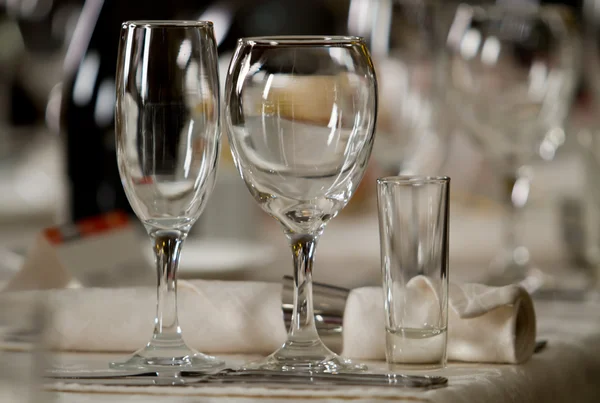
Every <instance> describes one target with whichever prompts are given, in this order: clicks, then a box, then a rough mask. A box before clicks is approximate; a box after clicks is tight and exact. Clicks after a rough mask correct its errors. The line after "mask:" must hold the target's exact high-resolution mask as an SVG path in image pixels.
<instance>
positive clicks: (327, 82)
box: [225, 36, 377, 373]
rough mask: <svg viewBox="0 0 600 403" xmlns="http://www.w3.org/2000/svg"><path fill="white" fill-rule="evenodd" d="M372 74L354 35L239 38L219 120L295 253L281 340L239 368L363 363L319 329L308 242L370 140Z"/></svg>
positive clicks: (336, 367) (360, 169) (362, 162)
mask: <svg viewBox="0 0 600 403" xmlns="http://www.w3.org/2000/svg"><path fill="white" fill-rule="evenodd" d="M376 116H377V83H376V78H375V72H374V70H373V65H372V62H371V58H370V55H369V52H368V50H367V47H366V45H365V43H364V41H363V39H361V38H358V37H335V36H331V37H330V36H324V37H316V36H295V37H293V36H292V37H260V38H245V39H240V40H239V41H238V44H237V48H236V51H235V54H234V56H233V59H232V61H231V64H230V66H229V72H228V74H227V82H226V89H225V125H226V126H227V131H228V135H229V142H230V146H231V151H232V154H233V157H234V161H235V164H236V167H237V169H238V171H239V173H240V175H241V176H242V178H243V179H244V181H245V182H246V185H247V187H248V189H249V190H250V193H251V194H252V196H254V198H255V200H256V201H257V202H258V204H259V205H260V206H261V207H262V208H263V209H264V210H265V211H266V212H267V213H268V214H270V215H271V216H272V217H273V218H275V219H276V220H277V221H278V222H279V223H280V224H281V225H282V227H283V231H284V233H285V235H286V237H287V238H288V241H289V244H290V246H291V249H292V255H293V260H294V308H293V314H292V323H291V325H290V330H289V335H288V339H287V341H286V342H285V344H284V345H283V346H282V347H281V348H280V349H278V350H277V351H276V352H274V353H273V354H271V355H270V356H269V357H267V358H266V359H265V360H263V361H259V362H257V363H252V364H248V365H247V367H246V368H260V369H266V370H274V371H296V372H305V373H306V372H329V373H336V372H340V371H350V370H362V369H364V368H365V367H364V366H361V365H356V364H353V363H352V362H351V361H349V360H346V359H343V358H341V357H339V356H337V355H336V354H335V353H333V352H331V351H330V350H329V349H328V348H327V347H325V345H324V344H323V342H322V341H321V339H320V338H319V335H318V334H317V330H316V328H315V322H314V311H313V300H312V270H313V264H314V256H315V248H316V246H317V241H318V239H319V236H320V235H321V234H322V232H323V230H324V228H325V225H326V224H327V223H328V222H329V221H330V220H331V219H332V218H334V217H335V216H336V215H337V214H338V213H339V212H340V211H341V210H342V208H343V207H344V206H345V205H346V204H347V203H348V201H349V200H350V198H351V197H352V195H353V194H354V192H355V191H356V188H357V186H358V184H359V182H360V181H361V179H362V177H363V174H364V173H365V170H366V167H367V162H368V159H369V156H370V154H371V149H372V146H373V141H374V130H375V120H376Z"/></svg>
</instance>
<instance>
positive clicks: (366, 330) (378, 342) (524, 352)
mask: <svg viewBox="0 0 600 403" xmlns="http://www.w3.org/2000/svg"><path fill="white" fill-rule="evenodd" d="M406 287H407V289H413V291H414V290H419V292H418V294H417V293H413V295H418V296H419V298H421V299H422V300H419V299H411V304H410V306H407V307H405V308H404V309H407V310H409V314H412V315H415V316H421V317H422V316H423V315H427V309H428V308H427V307H433V304H432V302H434V301H435V300H436V299H437V296H436V295H435V292H434V289H433V288H432V287H431V285H430V284H429V282H428V280H427V279H426V278H425V277H423V276H418V277H415V278H413V279H411V280H410V281H409V282H408V284H407V286H406ZM427 291H429V292H427ZM417 301H419V302H417ZM432 309H433V308H432ZM435 309H437V308H435ZM436 312H437V311H436ZM535 337H536V318H535V310H534V308H533V301H532V299H531V296H530V295H529V294H528V293H527V291H525V289H523V288H522V287H520V286H517V285H508V286H505V287H488V286H485V285H481V284H462V285H460V284H456V283H452V282H450V285H449V309H448V346H447V357H448V360H449V361H468V362H489V363H510V364H518V363H522V362H524V361H526V360H527V359H529V358H530V357H531V355H532V354H533V351H534V348H535ZM343 338H344V350H343V354H344V355H345V356H348V357H353V358H359V359H373V360H378V359H385V338H386V337H385V317H384V308H383V295H382V289H381V287H363V288H357V289H355V290H353V291H352V292H351V293H350V295H349V296H348V301H347V303H346V309H345V313H344V331H343ZM415 354H417V352H415Z"/></svg>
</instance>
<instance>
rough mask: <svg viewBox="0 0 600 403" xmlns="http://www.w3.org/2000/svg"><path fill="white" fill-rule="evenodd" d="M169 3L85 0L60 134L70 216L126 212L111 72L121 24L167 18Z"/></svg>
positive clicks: (69, 61) (68, 65)
mask: <svg viewBox="0 0 600 403" xmlns="http://www.w3.org/2000/svg"><path fill="white" fill-rule="evenodd" d="M175 8H176V7H174V4H173V2H171V1H169V2H166V1H146V0H127V1H120V0H87V1H86V2H85V4H84V6H83V9H82V12H81V15H80V17H79V21H78V23H77V27H76V29H75V32H74V34H73V39H72V41H71V44H70V46H69V49H68V52H67V55H66V58H65V75H64V79H63V89H62V101H61V102H62V105H61V133H62V135H63V136H64V145H65V151H66V152H65V158H66V166H67V172H66V174H67V178H68V185H69V188H70V193H69V201H70V206H69V212H70V216H69V218H70V219H71V220H73V221H76V220H79V219H82V218H85V217H89V216H95V215H98V214H103V213H106V212H108V211H111V210H115V209H120V210H125V211H127V212H131V208H130V206H129V203H128V201H127V199H126V197H125V193H124V191H123V187H122V185H121V180H120V178H119V172H118V168H117V161H116V151H115V134H114V105H115V72H116V65H117V50H118V44H119V33H120V29H121V23H122V22H124V21H127V20H134V19H135V20H152V19H154V20H157V19H161V20H164V19H170V18H172V15H173V13H174V11H175Z"/></svg>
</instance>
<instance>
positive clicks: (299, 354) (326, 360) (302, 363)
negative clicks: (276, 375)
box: [240, 340, 367, 374]
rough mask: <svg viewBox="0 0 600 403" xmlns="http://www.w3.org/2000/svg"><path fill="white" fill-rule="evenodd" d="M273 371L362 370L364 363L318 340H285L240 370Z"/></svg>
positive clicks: (333, 372)
mask: <svg viewBox="0 0 600 403" xmlns="http://www.w3.org/2000/svg"><path fill="white" fill-rule="evenodd" d="M244 370H247V371H256V370H261V371H274V372H294V373H306V374H318V373H331V374H335V373H344V372H363V371H366V370H367V366H366V365H365V364H361V363H356V362H353V361H352V360H349V359H347V358H343V357H341V356H339V355H337V354H336V353H334V352H333V351H331V350H329V349H328V348H327V347H326V346H325V345H324V344H323V342H321V341H320V340H317V341H311V342H298V341H287V342H286V343H285V344H284V345H283V346H282V347H281V348H279V349H278V350H277V351H275V352H274V353H273V354H271V355H269V356H268V357H266V358H265V359H262V360H259V361H254V362H250V363H248V364H246V365H244V366H243V367H242V368H240V371H244Z"/></svg>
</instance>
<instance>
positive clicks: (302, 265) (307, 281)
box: [288, 234, 319, 343]
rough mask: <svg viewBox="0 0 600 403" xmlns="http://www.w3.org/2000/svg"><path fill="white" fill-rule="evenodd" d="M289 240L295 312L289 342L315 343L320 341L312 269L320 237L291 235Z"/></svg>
mask: <svg viewBox="0 0 600 403" xmlns="http://www.w3.org/2000/svg"><path fill="white" fill-rule="evenodd" d="M288 238H289V240H290V246H291V248H292V253H293V256H294V310H293V312H292V323H291V326H290V330H289V337H288V341H289V342H292V343H294V342H298V343H313V342H315V341H318V340H319V335H318V333H317V328H316V326H315V315H314V310H313V295H312V269H313V263H314V259H315V248H316V246H317V240H318V236H315V235H306V234H302V235H298V234H291V235H288Z"/></svg>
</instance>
